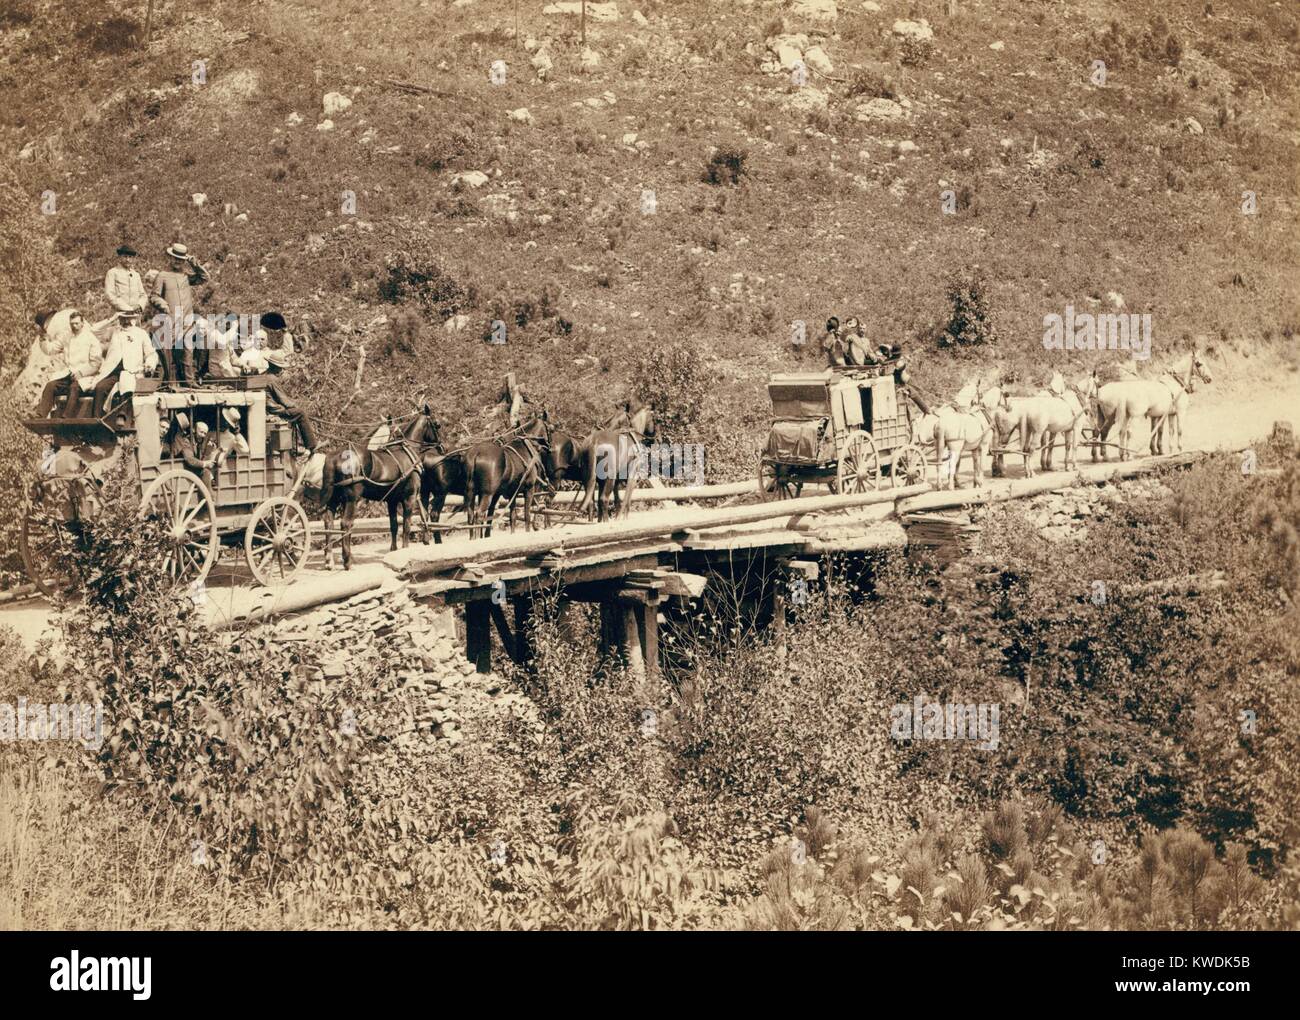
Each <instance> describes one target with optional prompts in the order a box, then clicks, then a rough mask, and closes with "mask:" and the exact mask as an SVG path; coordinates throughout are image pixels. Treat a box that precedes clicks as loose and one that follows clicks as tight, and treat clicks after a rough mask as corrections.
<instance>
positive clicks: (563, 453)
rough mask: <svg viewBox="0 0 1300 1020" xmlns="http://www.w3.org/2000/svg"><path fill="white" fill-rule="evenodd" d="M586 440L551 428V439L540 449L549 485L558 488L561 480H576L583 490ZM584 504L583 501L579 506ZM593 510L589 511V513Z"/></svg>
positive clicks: (586, 449)
mask: <svg viewBox="0 0 1300 1020" xmlns="http://www.w3.org/2000/svg"><path fill="white" fill-rule="evenodd" d="M587 453H588V446H587V440H586V439H582V438H579V437H578V436H576V435H574V434H573V433H571V432H565V431H564V430H563V429H552V430H551V441H550V442H549V443H548V444H547V445H546V448H545V449H544V450H543V451H542V466H543V467H544V468H545V469H546V477H547V478H549V479H550V482H551V485H552V486H554V487H555V488H557V489H558V488H559V486H560V483H561V482H577V483H578V485H579V487H580V488H582V489H583V490H584V491H585V488H586V485H587ZM582 506H585V501H584V502H583V503H581V504H579V507H580V508H581V507H582ZM592 512H593V511H589V515H590V514H591V513H592Z"/></svg>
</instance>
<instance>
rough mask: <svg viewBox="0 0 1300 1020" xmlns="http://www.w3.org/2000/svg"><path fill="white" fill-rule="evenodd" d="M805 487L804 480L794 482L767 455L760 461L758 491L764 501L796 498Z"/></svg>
mask: <svg viewBox="0 0 1300 1020" xmlns="http://www.w3.org/2000/svg"><path fill="white" fill-rule="evenodd" d="M802 488H803V483H802V482H792V481H790V479H789V478H786V477H783V476H782V475H781V473H780V471H778V470H777V466H776V463H775V462H773V461H770V460H768V459H767V458H766V457H760V458H759V461H758V492H759V496H760V497H761V498H762V499H763V501H764V502H768V501H770V500H774V499H794V498H796V497H797V496H798V495H799V491H800V490H801V489H802Z"/></svg>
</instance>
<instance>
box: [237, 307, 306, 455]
mask: <svg viewBox="0 0 1300 1020" xmlns="http://www.w3.org/2000/svg"><path fill="white" fill-rule="evenodd" d="M267 341H268V338H267V335H266V330H264V329H259V330H258V331H257V332H256V333H255V334H254V335H253V345H252V346H251V347H247V348H245V349H244V350H242V351H240V352H239V356H238V357H237V358H236V359H235V360H236V361H237V362H238V364H239V367H240V368H241V369H242V370H243V371H244V373H245V374H246V375H279V374H280V373H281V372H283V371H284V370H285V369H286V368H287V367H288V366H289V365H291V364H293V354H292V351H289V352H286V351H284V350H278V351H273V350H268V349H267V347H266V344H267ZM263 392H264V393H265V394H266V409H267V410H268V411H270V412H271V413H272V414H275V415H278V416H279V417H281V418H283V419H284V420H285V421H287V422H289V424H291V425H292V426H293V427H294V428H295V429H297V430H298V438H299V440H300V441H301V442H302V445H303V446H304V447H305V448H306V449H307V450H309V451H314V450H315V449H316V435H315V433H314V432H312V428H311V422H309V421H308V420H307V416H306V415H305V414H303V411H302V408H300V407H299V406H298V405H297V403H296V402H295V401H294V400H293V398H292V397H290V396H289V394H287V393H285V392H284V390H283V389H282V388H281V387H280V386H279V385H278V384H276V383H271V384H270V385H269V386H267V387H266V389H265V390H263Z"/></svg>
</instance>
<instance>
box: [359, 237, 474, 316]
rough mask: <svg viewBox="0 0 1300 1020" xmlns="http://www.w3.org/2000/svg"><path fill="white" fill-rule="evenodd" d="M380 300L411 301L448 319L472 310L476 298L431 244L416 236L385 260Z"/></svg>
mask: <svg viewBox="0 0 1300 1020" xmlns="http://www.w3.org/2000/svg"><path fill="white" fill-rule="evenodd" d="M379 298H380V300H381V301H387V302H388V303H390V304H404V303H405V302H408V301H411V302H414V303H416V304H417V305H419V306H420V307H422V308H424V309H426V310H428V311H431V312H434V313H436V314H437V315H438V316H439V317H441V318H444V319H445V318H448V317H450V316H452V315H455V314H456V313H457V312H461V311H464V310H466V309H468V308H472V307H473V306H474V304H475V303H476V299H477V295H476V293H475V290H474V288H473V287H472V286H465V285H462V284H461V283H460V282H459V281H458V280H457V279H456V278H455V277H454V276H452V274H451V272H450V271H449V270H448V269H447V267H446V266H445V265H444V264H443V262H442V259H441V257H440V256H439V255H438V254H437V252H436V251H435V250H434V245H433V243H432V242H431V241H428V240H427V239H425V238H423V237H418V236H417V237H414V238H412V239H411V240H410V241H408V243H407V244H406V245H405V246H403V247H401V248H398V249H397V250H395V251H391V252H389V253H388V254H387V255H386V256H384V262H383V268H382V270H381V278H380V280H379Z"/></svg>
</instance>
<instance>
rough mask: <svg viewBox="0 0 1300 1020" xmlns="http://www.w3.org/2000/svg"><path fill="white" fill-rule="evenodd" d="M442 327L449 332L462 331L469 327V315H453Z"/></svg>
mask: <svg viewBox="0 0 1300 1020" xmlns="http://www.w3.org/2000/svg"><path fill="white" fill-rule="evenodd" d="M442 328H443V329H445V330H446V331H447V332H448V333H460V332H463V331H464V330H466V329H468V328H469V316H468V315H453V316H452V317H451V318H450V319H448V320H447V321H446V322H444V323H443V324H442Z"/></svg>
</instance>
